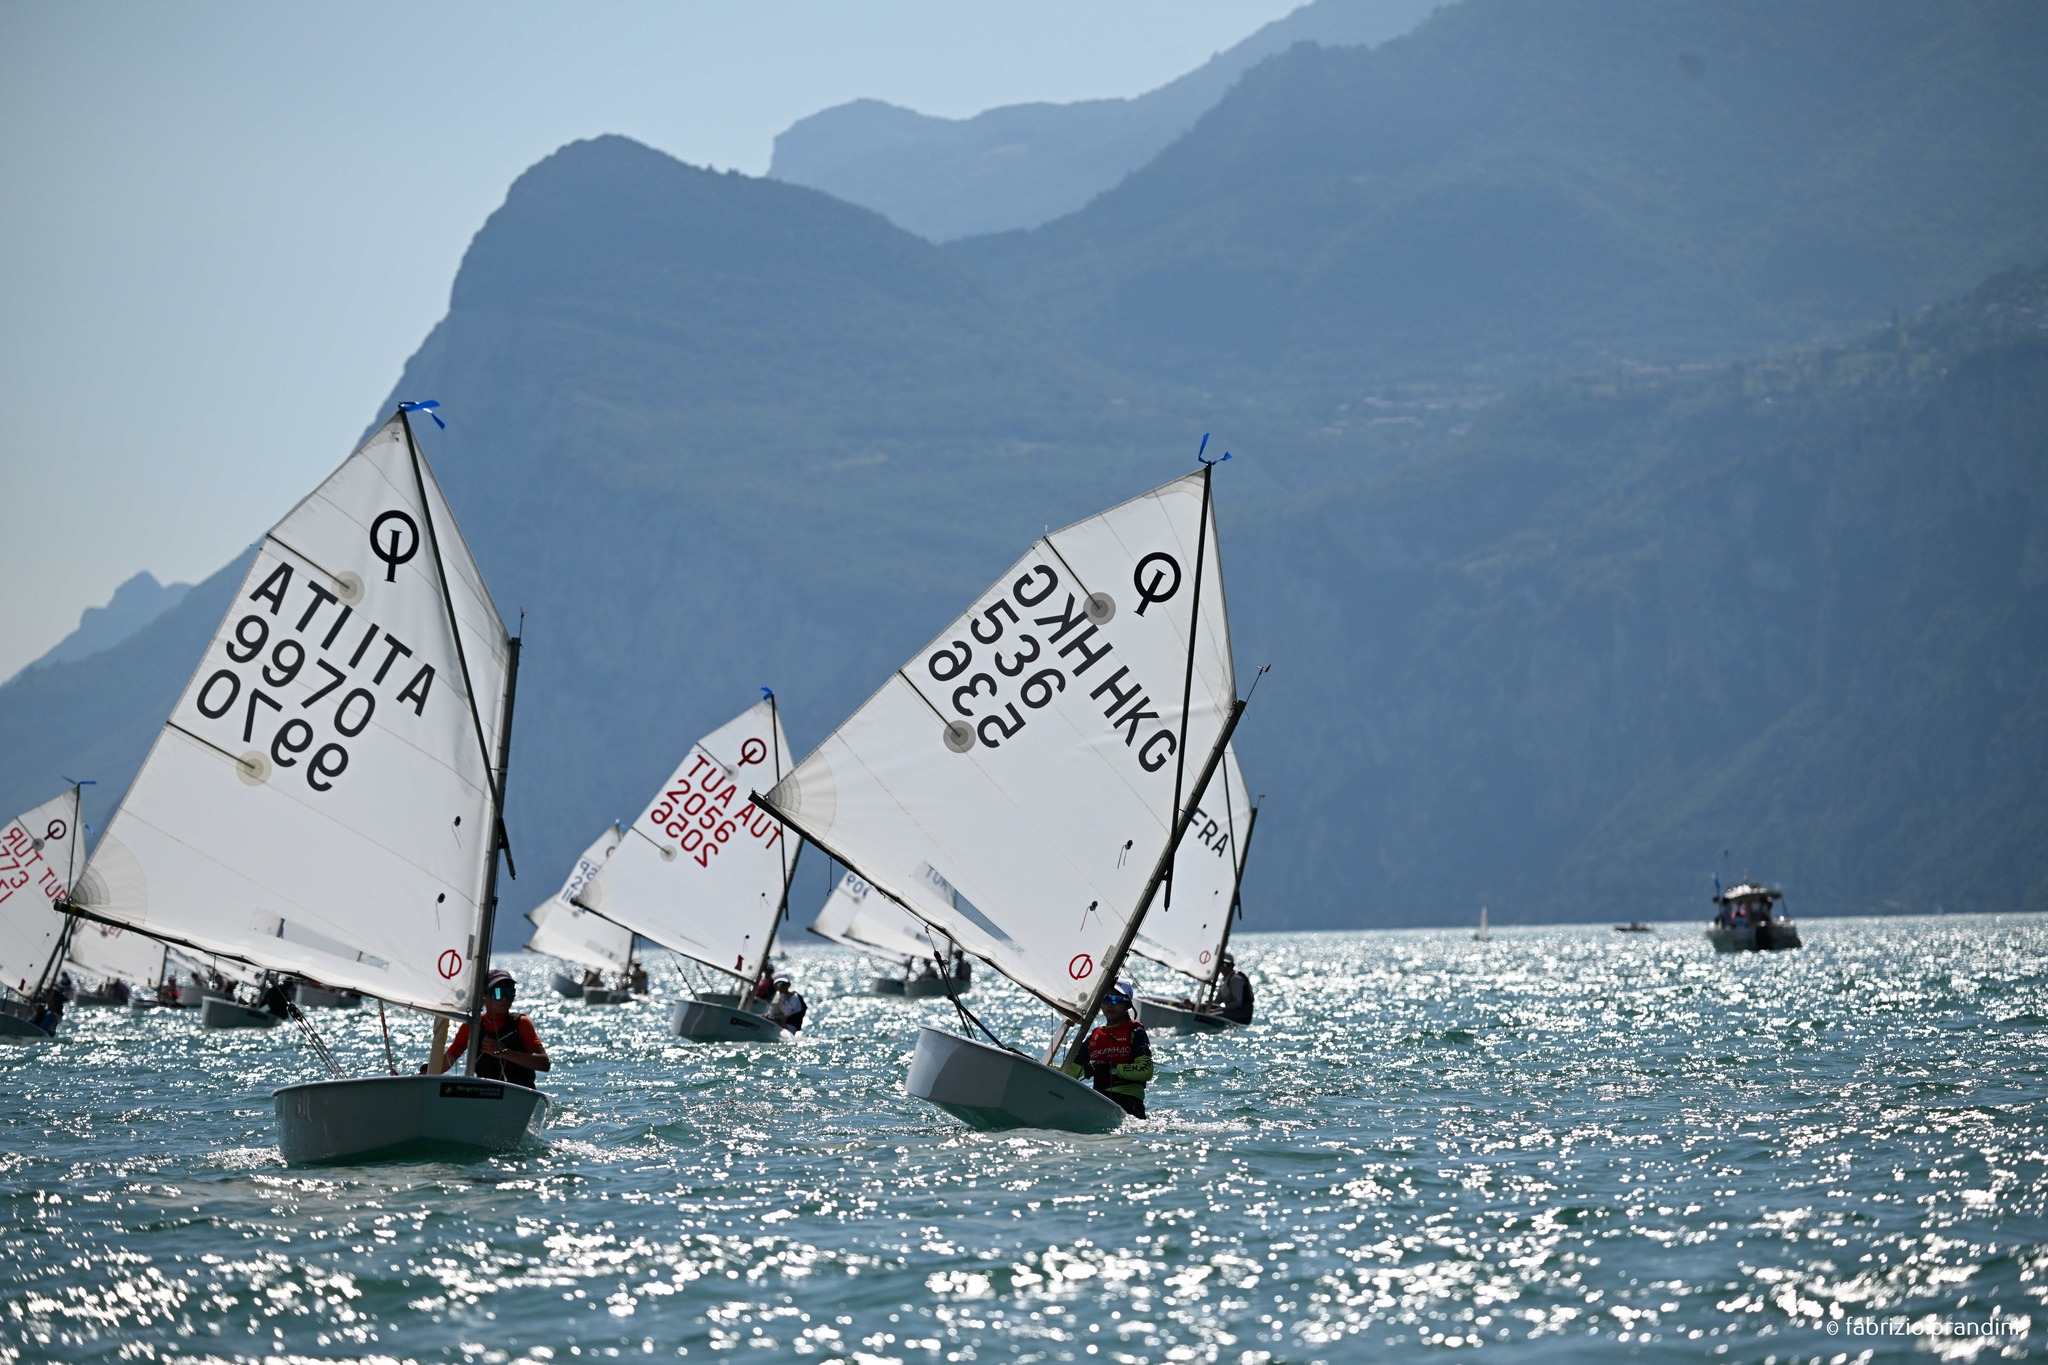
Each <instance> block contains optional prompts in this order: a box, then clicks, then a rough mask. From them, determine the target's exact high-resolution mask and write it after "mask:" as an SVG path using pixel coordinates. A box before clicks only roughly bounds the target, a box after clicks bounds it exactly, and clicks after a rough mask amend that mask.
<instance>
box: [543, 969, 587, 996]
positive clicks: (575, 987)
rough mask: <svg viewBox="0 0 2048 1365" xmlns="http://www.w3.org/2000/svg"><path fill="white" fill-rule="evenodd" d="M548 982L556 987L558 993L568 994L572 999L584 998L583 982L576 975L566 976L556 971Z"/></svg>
mask: <svg viewBox="0 0 2048 1365" xmlns="http://www.w3.org/2000/svg"><path fill="white" fill-rule="evenodd" d="M548 984H549V985H550V986H553V987H554V988H555V991H556V993H557V994H560V995H566V996H567V997H569V998H570V999H571V1000H581V999H582V998H583V984H582V983H581V982H579V981H577V980H576V979H575V978H574V977H569V976H564V975H563V974H562V973H560V972H556V973H555V974H554V975H553V976H551V977H549V978H548Z"/></svg>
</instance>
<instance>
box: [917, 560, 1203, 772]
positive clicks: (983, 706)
mask: <svg viewBox="0 0 2048 1365" xmlns="http://www.w3.org/2000/svg"><path fill="white" fill-rule="evenodd" d="M1059 586H1060V577H1059V574H1057V573H1056V572H1054V571H1053V569H1052V568H1051V567H1050V566H1049V565H1045V564H1034V565H1033V566H1032V567H1031V569H1030V571H1029V572H1027V573H1025V574H1024V575H1023V576H1021V577H1020V578H1018V579H1017V581H1016V582H1015V583H1012V584H1011V585H1010V591H1009V592H1008V593H1007V594H1006V595H1005V596H1003V597H999V598H997V599H996V601H995V602H994V603H992V604H991V605H989V606H987V607H985V608H983V609H981V610H980V611H978V612H976V613H975V614H974V615H973V616H971V617H970V618H969V620H968V628H967V633H968V635H970V636H972V637H973V638H972V639H963V640H955V641H953V642H952V643H951V644H949V645H945V646H942V647H941V648H938V649H935V650H933V651H932V652H931V654H930V655H929V656H927V657H926V659H925V669H926V671H927V672H929V673H930V674H931V677H932V680H933V681H935V682H940V683H950V684H954V685H953V687H952V688H951V691H950V694H948V693H945V692H942V693H941V694H940V697H939V700H941V701H945V702H950V704H951V707H952V710H953V711H954V712H955V713H957V714H958V715H961V716H964V717H966V722H965V724H966V725H971V726H972V727H973V729H972V731H971V733H972V734H973V735H974V737H975V738H977V739H979V740H980V741H981V742H982V743H983V744H985V745H987V746H988V747H989V748H991V749H996V748H1000V747H1002V745H1003V744H1004V743H1006V742H1007V741H1009V740H1012V739H1015V738H1016V737H1017V735H1018V734H1019V733H1021V732H1022V731H1023V729H1024V727H1025V725H1026V724H1027V723H1028V722H1029V720H1030V715H1029V713H1030V712H1033V711H1039V710H1043V709H1044V708H1045V707H1046V706H1047V705H1049V704H1050V703H1051V702H1052V699H1053V698H1054V697H1055V696H1057V695H1059V694H1060V693H1062V692H1065V691H1066V690H1067V683H1068V680H1069V679H1072V680H1074V681H1076V682H1077V683H1078V682H1079V681H1080V679H1081V677H1082V675H1083V674H1085V673H1087V672H1089V671H1090V670H1091V669H1093V668H1095V666H1096V665H1097V664H1102V665H1103V669H1102V672H1100V673H1098V674H1096V676H1095V677H1094V678H1093V679H1090V680H1089V681H1091V682H1092V683H1093V684H1094V686H1093V687H1092V688H1090V690H1089V692H1088V696H1089V699H1090V700H1091V701H1094V702H1096V703H1097V704H1099V705H1100V706H1101V709H1102V714H1103V716H1104V718H1105V719H1107V720H1108V721H1109V723H1110V728H1111V730H1113V731H1115V732H1119V733H1120V734H1121V735H1122V737H1123V742H1124V747H1125V748H1127V749H1132V750H1135V751H1136V753H1137V757H1138V766H1139V767H1141V768H1143V769H1144V770H1145V771H1146V772H1158V771H1159V770H1160V769H1161V768H1162V767H1164V766H1166V762H1167V760H1168V759H1170V758H1172V757H1173V751H1174V749H1175V747H1176V746H1177V745H1178V744H1179V740H1178V739H1177V738H1176V737H1175V735H1174V732H1173V730H1172V729H1171V728H1170V727H1168V726H1167V725H1166V724H1164V722H1163V721H1162V720H1161V718H1160V714H1159V712H1158V711H1156V710H1154V709H1152V708H1153V701H1152V698H1151V696H1150V695H1149V694H1148V693H1147V691H1146V689H1145V688H1144V686H1143V685H1142V684H1140V683H1139V681H1138V680H1137V679H1136V678H1135V677H1133V676H1132V675H1131V670H1130V669H1129V668H1128V667H1125V666H1123V665H1121V664H1118V663H1117V661H1116V660H1115V659H1114V658H1112V657H1111V655H1112V654H1113V653H1114V652H1115V646H1114V645H1113V644H1112V643H1111V642H1110V640H1109V639H1108V637H1107V636H1103V635H1101V634H1100V632H1099V630H1098V627H1097V622H1098V621H1106V620H1108V619H1109V613H1108V612H1107V611H1106V610H1103V609H1102V608H1100V607H1098V606H1097V605H1096V602H1097V599H1096V598H1089V599H1083V598H1081V597H1079V596H1078V595H1076V594H1075V593H1073V592H1071V591H1069V592H1068V593H1067V594H1066V600H1065V602H1064V603H1063V604H1062V603H1058V602H1057V599H1056V597H1055V593H1056V591H1057V590H1058V588H1059ZM1171 595H1172V594H1171V593H1170V592H1168V593H1165V594H1163V596H1162V597H1160V598H1153V597H1148V598H1147V601H1148V602H1149V601H1154V600H1163V597H1164V596H1171ZM1103 603H1104V605H1105V606H1106V599H1104V600H1103ZM977 660H978V661H979V662H980V663H982V664H985V665H986V671H981V672H970V671H969V670H971V669H973V668H974V666H975V664H976V662H977ZM1111 669H1114V670H1115V671H1114V672H1112V671H1110V670H1111ZM1084 685H1085V684H1084ZM1006 698H1014V700H1006ZM1019 706H1021V707H1022V708H1023V709H1022V710H1019V709H1018V708H1019ZM955 725H956V727H959V726H960V725H961V723H960V722H955ZM962 728H964V727H962ZM958 747H960V748H961V749H962V751H963V752H964V751H965V750H966V749H968V748H972V747H973V745H972V744H971V743H963V744H962V745H960V746H958Z"/></svg>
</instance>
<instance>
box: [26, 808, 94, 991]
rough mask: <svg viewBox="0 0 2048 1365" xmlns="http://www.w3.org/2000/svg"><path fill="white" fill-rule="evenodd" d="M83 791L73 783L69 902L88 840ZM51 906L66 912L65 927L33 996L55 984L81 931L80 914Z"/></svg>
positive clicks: (67, 878)
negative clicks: (83, 821)
mask: <svg viewBox="0 0 2048 1365" xmlns="http://www.w3.org/2000/svg"><path fill="white" fill-rule="evenodd" d="M83 791H84V786H83V784H82V783H77V782H74V783H72V784H71V856H70V858H69V859H67V861H66V864H65V867H64V899H65V903H66V905H67V906H68V905H69V903H70V900H71V884H72V882H73V881H75V880H76V879H77V878H76V872H75V871H74V869H75V867H76V865H77V861H78V846H79V844H81V843H83V842H84V840H82V839H81V838H80V837H79V836H80V834H82V833H83V832H84V826H82V825H81V824H80V823H79V818H80V814H81V812H82V811H83V810H84V798H83V795H82V793H83ZM50 909H51V911H52V912H53V913H56V914H61V915H63V916H64V927H63V928H62V929H59V930H58V931H57V941H56V943H54V944H53V945H51V948H50V956H49V958H48V959H47V960H46V961H45V962H44V963H43V970H42V973H41V974H40V975H39V976H37V977H36V989H35V994H34V995H31V996H30V997H29V999H31V1000H33V999H35V998H36V997H37V996H40V995H41V994H42V993H43V992H44V991H46V990H48V989H49V988H50V987H51V986H52V985H53V984H55V982H56V980H57V976H58V973H59V972H60V971H61V970H62V969H63V963H64V955H65V954H66V953H68V952H69V951H70V950H71V936H72V935H73V934H75V933H77V932H78V916H76V915H74V914H71V913H70V912H69V910H68V909H63V910H60V909H58V907H57V906H55V905H52V906H51V907H50Z"/></svg>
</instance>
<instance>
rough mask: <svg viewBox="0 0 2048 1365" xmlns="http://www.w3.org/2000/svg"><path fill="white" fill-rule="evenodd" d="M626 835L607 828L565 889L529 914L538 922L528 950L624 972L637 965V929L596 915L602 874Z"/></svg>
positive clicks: (619, 830) (600, 905)
mask: <svg viewBox="0 0 2048 1365" xmlns="http://www.w3.org/2000/svg"><path fill="white" fill-rule="evenodd" d="M625 837H626V835H625V831H624V830H622V829H620V828H619V827H618V826H617V825H608V826H606V827H605V831H604V833H603V834H600V835H599V836H598V837H597V842H596V843H594V844H592V845H591V846H590V847H589V848H586V849H584V850H583V856H582V857H581V858H578V859H577V860H576V866H575V867H574V868H573V869H571V871H570V873H569V880H567V881H566V882H563V883H562V889H561V890H560V891H557V892H556V893H555V894H554V895H552V896H550V897H548V898H547V899H546V900H544V901H542V902H541V903H540V904H539V905H536V906H535V907H534V908H533V909H531V910H529V911H527V912H526V917H527V918H528V919H529V920H532V921H533V937H532V938H529V939H528V940H527V941H526V947H527V951H529V952H535V953H546V954H548V955H549V956H550V957H559V958H565V959H567V960H568V961H570V962H574V963H578V964H579V965H581V966H585V967H596V968H598V969H600V970H602V969H604V968H606V967H609V968H611V969H613V970H615V971H621V972H623V971H625V970H626V968H627V967H629V966H630V965H632V961H633V931H632V930H631V929H626V928H622V927H621V926H619V925H617V924H614V923H612V922H611V921H610V920H608V919H602V918H600V917H599V916H597V915H595V914H592V913H591V911H593V910H602V909H603V908H604V906H603V904H602V901H603V895H604V882H603V879H602V877H601V876H600V875H599V874H600V873H602V872H603V871H604V868H605V864H606V862H607V861H608V860H609V859H610V858H611V856H612V853H613V852H614V851H615V850H616V849H617V848H618V846H619V841H620V840H621V839H624V838H625Z"/></svg>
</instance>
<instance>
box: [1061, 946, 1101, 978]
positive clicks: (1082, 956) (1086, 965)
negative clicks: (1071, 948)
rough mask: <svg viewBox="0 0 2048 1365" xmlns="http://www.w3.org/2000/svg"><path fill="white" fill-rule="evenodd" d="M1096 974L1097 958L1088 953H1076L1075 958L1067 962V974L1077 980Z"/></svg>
mask: <svg viewBox="0 0 2048 1365" xmlns="http://www.w3.org/2000/svg"><path fill="white" fill-rule="evenodd" d="M1094 974H1095V959H1094V958H1092V957H1090V956H1088V954H1086V953H1075V954H1074V960H1073V961H1071V962H1069V963H1068V964H1067V975H1068V976H1071V977H1073V978H1074V980H1076V981H1086V980H1087V979H1088V978H1089V977H1090V976H1092V975H1094Z"/></svg>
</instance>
